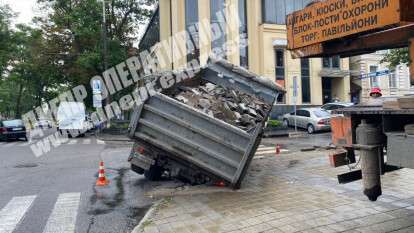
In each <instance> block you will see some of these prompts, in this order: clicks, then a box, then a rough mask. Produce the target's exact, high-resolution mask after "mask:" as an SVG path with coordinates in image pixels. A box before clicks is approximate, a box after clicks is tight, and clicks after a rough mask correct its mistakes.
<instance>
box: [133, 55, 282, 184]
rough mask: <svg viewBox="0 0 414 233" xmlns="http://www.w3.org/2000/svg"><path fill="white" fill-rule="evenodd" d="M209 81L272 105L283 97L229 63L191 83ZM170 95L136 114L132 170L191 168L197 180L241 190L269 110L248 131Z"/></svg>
mask: <svg viewBox="0 0 414 233" xmlns="http://www.w3.org/2000/svg"><path fill="white" fill-rule="evenodd" d="M182 72H186V71H182ZM173 73H175V75H177V74H178V72H173ZM160 76H161V75H160V74H157V75H154V77H151V78H157V77H160ZM187 81H188V80H187ZM206 81H207V82H210V83H213V84H216V85H220V86H222V87H225V88H229V89H234V90H237V91H240V92H243V93H246V94H249V95H252V96H256V97H258V98H259V99H261V100H262V101H263V102H264V103H267V104H269V105H270V106H273V105H274V103H275V101H276V99H277V97H278V95H279V94H281V93H283V92H284V90H283V88H281V87H279V86H278V85H276V84H275V83H274V82H272V81H271V80H269V79H266V78H264V77H259V76H257V75H254V74H252V73H250V72H248V71H247V70H245V69H243V68H240V67H237V66H234V65H232V64H230V63H228V62H227V61H225V60H213V59H210V60H209V62H208V64H207V65H206V66H205V67H203V68H201V69H199V70H198V71H197V73H196V74H195V77H193V78H192V79H191V80H190V82H188V83H191V84H190V85H192V86H194V85H197V82H200V83H201V82H206ZM167 92H168V91H164V92H162V93H157V94H156V95H153V96H151V97H150V98H149V99H148V100H146V101H145V102H144V103H143V104H141V105H139V106H136V108H135V110H134V113H133V116H132V119H131V123H130V126H129V135H130V137H131V138H133V139H134V140H135V141H136V144H135V145H134V148H133V149H132V151H131V155H130V158H129V160H130V162H131V164H132V165H133V167H134V168H135V169H138V170H141V171H142V172H144V170H145V171H148V170H150V169H152V167H154V166H157V167H158V168H161V169H162V168H164V169H167V170H174V168H177V169H181V170H183V169H184V170H185V169H186V168H188V169H190V170H192V172H190V173H189V174H193V176H195V175H194V174H197V173H199V174H200V175H205V176H208V177H211V178H212V179H215V180H224V181H226V183H228V184H230V185H231V186H232V187H233V188H239V186H240V184H241V181H242V180H243V178H244V176H245V173H246V170H247V169H248V167H249V164H250V162H251V160H252V158H253V156H254V154H255V152H256V149H257V147H258V145H259V144H260V140H261V136H262V132H263V126H264V124H265V121H266V119H267V117H268V115H269V113H270V109H268V110H267V111H266V112H265V115H266V116H265V117H264V119H263V121H261V122H259V123H257V125H255V127H254V128H253V129H250V130H249V131H246V130H242V129H240V128H238V127H236V126H234V125H231V124H228V123H226V122H224V121H222V120H220V119H217V118H215V117H213V116H211V115H209V114H206V113H204V112H202V111H200V110H199V109H195V108H193V107H191V106H188V105H186V104H184V103H182V102H180V101H178V100H176V99H174V98H172V97H170V96H169V95H168V94H166V93H167ZM144 147H145V149H144ZM167 167H168V168H167ZM142 172H141V173H142ZM181 172H182V171H181ZM194 172H196V173H194ZM184 173H185V172H184Z"/></svg>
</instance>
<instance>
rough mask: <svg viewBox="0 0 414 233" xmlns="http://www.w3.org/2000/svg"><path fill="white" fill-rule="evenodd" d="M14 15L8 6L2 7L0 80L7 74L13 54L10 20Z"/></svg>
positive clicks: (0, 14) (0, 23)
mask: <svg viewBox="0 0 414 233" xmlns="http://www.w3.org/2000/svg"><path fill="white" fill-rule="evenodd" d="M13 17H14V13H13V12H12V11H11V9H10V7H9V6H7V5H0V78H1V77H2V75H4V73H5V72H6V69H7V66H8V63H9V61H10V59H11V54H12V52H13V49H12V48H13V46H12V43H13V40H12V30H11V29H10V20H11V19H12V18H13Z"/></svg>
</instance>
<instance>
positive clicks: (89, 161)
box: [0, 135, 154, 233]
mask: <svg viewBox="0 0 414 233" xmlns="http://www.w3.org/2000/svg"><path fill="white" fill-rule="evenodd" d="M129 150H130V146H129V145H111V144H107V143H105V142H103V141H100V140H97V138H96V137H95V136H93V135H91V136H87V137H85V138H77V139H70V140H69V142H67V143H65V144H62V145H61V146H59V147H57V148H53V149H52V150H51V151H50V152H49V153H47V154H44V155H42V156H40V157H36V156H35V155H34V154H33V153H32V151H31V149H30V143H26V142H23V141H15V142H7V143H6V142H0V233H9V232H10V233H11V232H13V233H23V232H24V233H36V232H73V230H75V232H79V233H86V232H88V233H92V232H99V233H104V232H117V233H118V232H130V231H131V230H132V229H133V228H134V226H136V225H137V224H138V222H139V220H140V219H141V218H142V217H143V215H144V214H145V213H146V210H147V209H148V208H149V207H150V205H151V203H152V200H151V199H150V198H148V197H145V196H144V193H145V192H147V191H149V190H151V189H152V188H153V186H154V184H150V183H148V182H146V181H145V179H144V178H143V176H139V175H138V174H136V173H134V172H132V171H130V170H129V164H128V162H127V161H126V160H127V157H128V154H129ZM101 159H102V160H103V161H104V162H105V167H106V170H105V171H106V175H107V178H108V179H109V180H110V183H109V185H108V186H106V187H95V182H96V179H97V174H98V165H99V161H100V160H101ZM66 230H67V231H66Z"/></svg>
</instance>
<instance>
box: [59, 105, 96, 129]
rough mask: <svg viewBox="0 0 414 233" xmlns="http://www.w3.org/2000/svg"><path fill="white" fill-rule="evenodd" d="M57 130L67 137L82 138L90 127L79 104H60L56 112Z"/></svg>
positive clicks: (83, 108) (83, 106)
mask: <svg viewBox="0 0 414 233" xmlns="http://www.w3.org/2000/svg"><path fill="white" fill-rule="evenodd" d="M57 124H58V126H57V127H58V130H59V131H60V132H61V133H63V134H68V136H75V137H76V136H84V135H85V133H86V132H87V131H89V130H90V129H91V128H92V126H91V123H90V121H89V120H88V119H87V116H86V110H85V105H84V104H83V103H81V102H62V103H60V105H59V108H58V111H57Z"/></svg>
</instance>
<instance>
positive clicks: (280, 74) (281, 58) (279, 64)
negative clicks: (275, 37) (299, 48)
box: [275, 49, 285, 81]
mask: <svg viewBox="0 0 414 233" xmlns="http://www.w3.org/2000/svg"><path fill="white" fill-rule="evenodd" d="M275 58H276V59H275V60H276V61H275V64H276V81H285V50H284V49H276V50H275Z"/></svg>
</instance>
